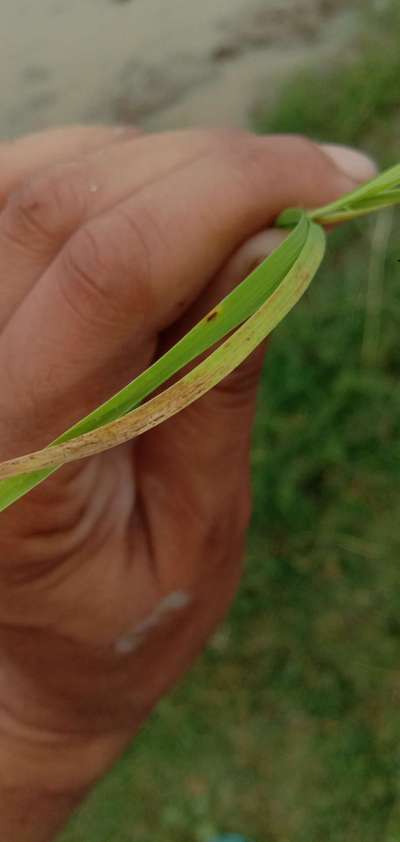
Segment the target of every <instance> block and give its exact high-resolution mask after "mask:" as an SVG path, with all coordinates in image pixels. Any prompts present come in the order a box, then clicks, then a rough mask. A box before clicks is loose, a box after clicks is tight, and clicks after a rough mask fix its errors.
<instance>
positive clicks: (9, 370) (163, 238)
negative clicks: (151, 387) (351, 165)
mask: <svg viewBox="0 0 400 842" xmlns="http://www.w3.org/2000/svg"><path fill="white" fill-rule="evenodd" d="M187 137H188V138H189V140H190V141H191V138H192V135H191V133H188V135H187ZM222 137H223V142H221V135H220V134H217V135H216V136H215V138H214V141H213V142H212V143H211V142H210V140H209V141H208V149H207V153H206V154H205V153H203V154H197V155H196V156H193V151H192V144H191V142H190V143H189V151H186V154H185V155H183V159H184V160H183V163H180V165H176V164H175V165H174V166H172V167H171V160H176V150H174V149H171V146H170V144H169V143H167V144H166V150H165V158H164V161H163V164H160V163H159V164H158V166H159V167H161V168H162V167H164V170H165V172H164V174H163V176H162V177H159V178H158V179H150V180H149V182H148V183H147V186H146V187H145V188H142V189H141V190H140V191H135V192H134V193H133V195H132V196H130V197H129V198H128V199H126V200H125V201H122V202H120V203H119V204H117V205H115V206H113V207H112V209H111V210H110V211H108V212H106V213H103V214H100V215H98V216H96V217H95V218H94V219H92V220H91V221H90V222H89V223H87V224H86V225H85V226H84V227H83V228H81V229H80V230H79V231H78V232H77V233H76V234H75V235H74V236H73V237H72V238H71V239H70V241H69V242H68V243H67V245H66V246H65V248H64V249H63V250H62V252H61V254H60V255H59V257H58V258H57V259H56V260H55V261H54V262H53V264H52V266H51V267H50V269H49V270H48V272H46V273H45V275H44V276H43V278H41V280H40V282H39V283H38V284H37V285H36V286H35V287H34V289H33V290H32V291H31V293H30V295H29V296H28V297H27V298H26V300H25V301H24V303H23V304H22V305H21V307H20V308H19V310H18V312H17V313H16V315H15V317H14V318H13V319H12V321H11V322H10V324H9V325H8V327H7V328H6V330H5V331H4V333H3V336H2V338H1V341H0V358H2V359H6V360H7V363H6V365H5V366H3V368H2V379H3V381H5V382H2V384H1V385H2V394H3V395H7V407H5V406H4V408H3V414H4V415H5V417H6V418H8V423H10V421H11V419H13V418H14V421H15V423H14V424H13V436H12V442H11V441H10V436H8V441H7V435H6V432H5V435H4V447H6V446H7V445H8V447H10V446H12V448H13V450H14V452H15V451H16V450H17V449H18V450H21V449H25V448H26V447H27V448H31V447H32V446H38V445H40V444H44V443H45V442H46V441H48V440H49V438H52V437H53V436H54V435H55V434H56V433H58V432H61V430H62V429H63V428H65V427H66V426H68V424H69V423H70V422H72V421H73V420H76V419H77V418H79V417H80V416H81V415H82V414H84V413H85V412H86V411H88V410H89V409H91V408H92V407H93V406H94V405H95V404H96V403H98V402H99V400H102V399H104V398H105V397H106V396H107V395H109V394H110V392H112V391H113V390H114V389H115V388H118V387H119V386H120V385H122V383H123V382H124V380H125V379H127V378H129V377H130V376H132V374H134V373H135V367H136V366H137V365H142V364H143V361H144V362H146V360H147V358H148V356H149V354H150V353H151V351H152V350H153V348H154V344H153V343H154V341H155V338H156V336H157V333H158V331H160V330H161V329H164V328H165V327H166V326H167V325H168V324H170V323H171V322H173V321H174V320H175V319H176V318H177V315H178V314H179V313H180V312H181V311H182V310H183V309H185V308H187V307H188V305H189V304H190V303H191V302H192V301H193V300H194V299H195V298H196V296H197V295H198V294H199V293H200V291H201V290H202V289H203V288H204V287H205V286H207V284H208V283H209V282H210V280H211V279H212V278H213V276H214V275H215V273H216V272H217V271H218V269H219V267H220V266H221V265H223V264H224V263H225V262H226V260H227V258H228V257H229V255H230V254H231V253H232V251H234V250H235V249H236V248H237V247H238V246H239V245H240V243H242V242H243V241H244V240H246V239H247V238H248V237H251V236H252V235H253V234H254V233H255V232H257V231H259V230H260V229H261V228H263V227H264V226H265V225H266V224H267V225H268V223H270V222H271V220H272V219H273V218H274V217H275V216H276V215H277V213H279V211H280V210H281V209H282V208H284V207H286V206H287V205H288V204H293V203H296V204H309V203H312V204H314V203H317V202H318V203H321V202H323V201H325V200H329V198H331V197H333V196H335V195H337V194H338V193H340V192H342V191H343V190H344V189H348V188H349V186H350V184H351V182H350V180H349V178H348V177H345V176H343V175H342V174H341V173H339V172H338V171H337V169H336V168H335V167H334V166H333V164H332V163H331V162H330V161H329V159H328V158H327V157H326V155H325V154H324V153H323V152H321V151H320V149H319V148H318V147H317V146H315V145H314V144H311V143H309V142H307V141H304V140H302V139H298V138H292V139H291V138H289V139H285V140H281V141H279V142H278V143H277V142H276V140H274V141H272V140H271V139H270V138H269V139H260V138H256V137H254V136H252V135H247V134H244V135H238V136H234V140H232V138H230V143H227V140H226V137H225V136H222ZM137 144H138V146H139V145H140V144H143V141H140V140H139V141H137ZM163 148H164V147H163V146H162V145H159V146H158V152H159V155H161V153H162V150H163ZM151 150H152V152H153V146H152V145H151ZM125 153H126V150H125V149H124V150H122V149H121V154H122V155H125ZM150 157H151V156H150ZM181 157H182V155H181ZM154 166H155V164H153V166H152V167H150V168H149V170H148V172H147V176H148V177H149V178H150V175H151V171H152V169H153V167H154ZM168 167H169V168H168ZM138 349H140V354H139V352H138ZM142 354H143V356H142ZM22 360H23V365H22ZM132 361H133V362H132ZM121 381H122V382H121ZM32 412H33V413H34V417H35V418H36V424H35V429H34V430H32V424H31V423H29V422H28V421H27V419H29V418H32ZM18 450H17V452H18ZM7 455H8V454H7ZM11 455H13V454H11Z"/></svg>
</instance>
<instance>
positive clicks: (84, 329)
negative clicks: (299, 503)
mask: <svg viewBox="0 0 400 842" xmlns="http://www.w3.org/2000/svg"><path fill="white" fill-rule="evenodd" d="M100 145H101V150H100V151H99V149H97V148H96V149H95V151H93V152H92V153H85V154H84V155H79V154H78V155H77V153H76V151H74V152H73V155H72V157H73V161H72V162H67V163H59V164H56V165H55V166H50V167H46V166H45V167H44V169H42V171H41V173H40V174H39V175H38V176H35V177H32V176H31V175H30V171H29V172H27V173H26V174H24V176H23V177H22V178H21V175H20V176H19V177H18V178H16V183H17V184H18V183H19V187H18V189H17V190H15V189H14V185H12V187H11V195H10V197H9V199H8V201H7V202H6V204H5V207H4V209H3V211H2V213H1V214H0V265H1V267H2V274H3V278H4V281H3V288H2V296H1V301H0V330H1V333H0V383H1V389H0V395H1V398H0V400H1V436H0V441H1V452H0V457H1V458H4V459H5V458H9V457H12V456H15V455H17V454H19V453H23V452H24V451H27V450H33V449H35V448H38V447H41V446H44V445H45V444H47V443H48V441H50V440H51V439H53V438H54V437H55V436H56V435H58V434H59V433H60V432H62V431H63V430H64V429H65V428H66V427H68V426H69V425H70V424H72V423H74V422H75V421H76V420H78V419H79V418H80V417H81V416H83V415H84V414H85V413H87V412H89V411H90V410H91V409H93V408H94V407H95V406H96V405H97V404H99V403H100V402H101V401H102V400H104V399H105V398H107V397H108V396H109V395H110V394H112V393H113V392H114V391H116V390H117V389H118V388H120V387H121V386H123V385H124V384H125V383H126V382H128V381H129V380H131V379H132V378H133V377H134V376H135V375H136V374H137V373H138V372H139V371H140V370H141V369H143V368H144V367H146V366H147V365H148V364H149V362H150V361H151V360H152V358H153V357H154V355H155V354H156V353H158V352H159V350H160V348H162V347H165V346H167V345H168V344H170V343H172V342H174V341H175V340H176V338H177V337H179V336H180V335H181V334H182V333H183V332H185V331H186V329H187V328H188V327H189V326H190V325H191V324H192V323H193V322H194V321H196V320H197V319H198V318H199V317H200V316H201V315H203V314H204V312H206V311H207V310H208V309H209V308H210V307H212V305H213V304H214V303H215V302H216V301H218V300H219V299H220V298H221V297H222V296H223V295H224V294H225V293H226V292H227V290H228V289H229V288H230V287H231V286H232V285H233V284H234V283H237V282H238V281H239V280H241V278H242V277H244V276H245V275H246V274H248V272H249V271H250V270H251V268H252V266H253V265H254V264H255V263H257V262H258V261H259V260H260V259H261V258H262V257H263V256H265V251H266V250H267V249H268V248H270V246H271V241H270V237H271V235H270V234H260V233H259V232H260V231H263V230H264V229H266V228H268V227H269V226H270V225H271V223H272V222H273V220H274V218H275V217H276V216H277V214H278V213H279V212H280V211H281V210H283V209H284V208H285V207H287V206H293V205H303V206H313V205H321V204H323V203H325V202H327V201H330V200H331V199H333V198H335V197H336V196H338V195H340V194H341V193H343V192H345V191H347V190H350V189H352V188H353V187H354V186H355V182H357V181H359V180H362V179H363V178H368V177H369V176H370V175H371V174H372V172H371V165H370V164H369V162H364V165H362V163H360V160H359V159H358V158H354V159H352V158H351V154H350V153H344V152H343V150H337V149H336V150H334V149H331V148H330V149H328V153H329V154H326V151H324V150H323V149H322V148H321V147H319V146H317V145H316V144H313V143H311V142H309V141H307V140H304V139H302V138H296V137H292V138H290V137H267V138H260V137H255V136H253V135H251V134H247V133H237V132H234V133H232V132H224V131H222V132H221V131H217V132H209V131H192V132H175V133H165V134H160V135H153V136H147V137H138V138H134V139H133V140H131V141H126V142H124V143H112V144H110V143H107V142H105V143H104V145H102V144H100ZM332 154H333V155H334V157H335V156H336V158H335V160H336V162H337V163H338V162H339V160H340V155H342V162H343V161H344V160H346V161H347V164H349V162H350V161H351V168H352V171H353V175H354V177H353V178H352V177H351V174H350V175H349V173H347V174H345V173H344V172H343V171H342V170H340V169H339V167H338V166H337V163H336V164H335V160H333V159H332ZM346 154H347V158H346V157H344V158H343V156H346ZM349 156H350V158H349ZM67 157H68V156H67ZM64 159H65V156H60V158H59V160H64ZM0 160H1V150H0ZM44 163H45V162H44V161H43V164H44ZM343 166H344V164H343ZM357 167H358V169H357ZM27 175H28V178H26V176H27ZM21 181H22V184H21ZM4 192H6V191H4ZM273 236H275V235H273ZM245 241H248V242H247V244H246V245H245V246H243V248H241V246H242V245H243V243H245ZM238 250H239V251H238ZM261 364H262V352H261V351H257V352H256V353H255V354H254V355H252V357H251V358H250V359H249V360H248V361H247V362H246V363H245V364H244V365H243V366H242V367H241V368H240V369H238V371H237V372H236V373H234V374H233V375H232V376H231V377H230V378H228V379H227V380H226V381H225V382H224V383H222V384H221V385H220V386H219V387H218V388H216V389H214V390H213V391H212V392H211V393H209V394H208V395H207V396H206V397H205V398H203V399H202V400H201V401H198V402H197V403H196V404H194V405H193V406H191V407H190V408H189V409H187V410H186V411H185V412H183V413H181V414H180V415H179V416H177V417H175V418H174V419H172V420H171V421H169V422H166V423H165V424H163V425H162V426H160V427H159V428H158V429H155V430H154V431H152V432H151V433H149V434H146V435H145V436H143V437H142V438H140V439H138V440H137V441H136V442H134V443H132V444H129V445H125V446H123V447H120V448H117V449H115V450H113V451H110V452H107V453H104V454H101V455H100V456H98V457H96V458H93V459H91V460H85V461H83V462H79V463H75V464H73V465H70V466H67V467H65V468H64V469H63V470H61V471H60V472H59V473H58V474H57V475H55V476H54V477H53V478H52V479H51V480H49V481H48V482H46V483H45V484H43V485H42V486H40V487H39V488H37V489H36V490H35V491H34V492H32V493H31V494H30V495H29V496H27V497H26V498H24V499H22V500H21V501H19V502H18V503H17V504H15V505H14V506H13V507H12V508H11V509H9V510H7V511H6V512H4V513H3V514H2V515H1V522H0V557H1V564H0V646H1V652H2V674H1V679H0V768H5V767H6V766H7V776H8V784H7V787H8V789H7V790H6V789H5V788H4V789H3V790H2V789H1V785H0V816H1V818H0V827H1V829H2V831H3V835H4V837H5V838H8V839H13V840H14V839H15V840H16V842H26V841H27V840H29V842H41V840H43V842H45V840H48V839H50V838H52V834H53V833H54V832H55V831H56V829H57V828H58V827H59V825H60V823H61V822H62V821H64V819H65V817H66V816H67V814H68V812H69V811H70V809H71V806H72V805H73V804H74V803H76V802H77V801H78V800H79V799H80V798H81V797H82V795H83V793H84V792H85V791H86V789H87V788H88V787H89V786H90V785H91V784H92V783H93V782H94V781H95V780H96V779H97V778H98V777H99V776H100V775H101V774H103V773H104V771H105V770H106V769H107V768H108V767H109V766H110V764H112V763H113V762H114V760H115V758H116V757H117V756H118V755H119V753H120V752H121V751H122V749H123V748H124V746H125V745H126V744H127V742H128V741H129V739H130V738H131V737H132V735H133V734H134V733H135V731H136V730H137V728H138V727H139V726H140V724H141V723H142V722H143V720H144V719H145V717H146V716H147V714H148V712H149V711H150V710H151V708H152V707H153V706H154V704H155V703H156V702H157V700H158V699H159V698H160V696H162V694H163V693H165V692H166V691H167V690H168V688H169V687H170V686H171V684H172V683H173V682H174V681H175V680H176V679H177V678H178V676H179V675H181V674H182V672H183V671H184V670H185V669H186V668H187V667H188V665H189V664H190V663H191V661H192V660H193V658H194V657H195V655H196V654H197V653H198V652H199V650H200V649H201V648H202V646H203V645H204V643H205V641H206V640H207V638H208V636H209V635H210V633H211V632H212V630H213V629H214V627H215V626H216V624H217V623H218V622H219V621H220V619H221V618H222V617H223V615H224V613H225V612H226V610H227V607H228V605H229V603H230V601H231V599H232V596H233V594H234V592H235V589H236V586H237V583H238V580H239V576H240V561H241V556H242V551H243V543H244V537H245V532H246V526H247V522H248V517H249V509H250V503H249V500H250V495H249V482H248V463H249V441H250V431H251V423H252V418H253V414H254V406H255V399H256V390H257V382H258V377H259V373H260V369H261ZM10 793H11V794H10ZM21 803H23V804H24V805H25V806H24V809H22V810H21ZM24 810H25V816H26V815H28V816H29V817H30V818H29V819H28V820H27V819H26V817H25V818H24ZM7 822H8V824H7ZM7 834H8V835H7Z"/></svg>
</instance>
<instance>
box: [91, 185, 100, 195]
mask: <svg viewBox="0 0 400 842" xmlns="http://www.w3.org/2000/svg"><path fill="white" fill-rule="evenodd" d="M98 189H99V185H98V184H90V185H89V193H97V191H98Z"/></svg>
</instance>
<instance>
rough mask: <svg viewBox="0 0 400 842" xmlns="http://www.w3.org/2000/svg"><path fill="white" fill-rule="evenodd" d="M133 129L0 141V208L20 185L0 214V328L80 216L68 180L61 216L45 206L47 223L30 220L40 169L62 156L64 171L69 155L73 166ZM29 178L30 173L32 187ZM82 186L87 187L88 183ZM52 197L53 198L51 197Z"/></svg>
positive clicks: (56, 132) (36, 199) (72, 130)
mask: <svg viewBox="0 0 400 842" xmlns="http://www.w3.org/2000/svg"><path fill="white" fill-rule="evenodd" d="M139 134H140V132H139V130H136V129H133V128H132V129H131V128H106V127H92V128H85V127H72V128H68V129H53V130H51V131H48V132H43V133H40V134H34V135H29V136H28V137H24V138H22V139H20V140H18V141H15V142H14V143H10V144H3V145H2V146H0V208H1V203H2V198H3V199H4V201H5V199H6V197H9V195H10V193H12V191H16V190H17V189H18V188H20V187H21V185H22V184H24V183H25V184H26V187H25V189H24V190H23V192H22V194H21V195H20V197H16V198H15V201H13V199H11V200H10V201H9V203H8V206H7V207H6V209H5V210H3V213H2V214H0V253H1V254H2V259H1V264H2V278H3V279H4V280H3V283H2V294H1V301H0V328H1V327H3V326H4V324H5V323H6V322H7V320H8V319H9V318H10V316H11V315H12V313H13V312H14V310H15V308H16V307H17V306H18V304H19V303H20V301H21V300H22V299H23V298H24V296H25V295H26V293H27V292H28V291H29V289H30V288H31V287H32V286H33V284H34V283H35V282H36V280H37V278H38V277H40V274H41V272H42V271H43V269H44V268H45V267H46V266H47V264H48V263H49V261H50V260H51V259H53V257H54V255H55V254H57V251H58V250H59V248H60V245H61V244H62V243H63V242H64V240H65V239H66V238H67V237H68V236H69V234H70V232H71V231H73V230H74V229H75V227H76V226H77V225H78V224H79V222H80V220H81V216H82V202H81V203H79V202H78V201H77V202H74V195H73V188H72V185H71V189H70V192H69V195H68V198H69V202H64V203H63V214H62V218H61V219H60V218H59V216H57V214H55V215H54V213H53V208H48V216H49V224H48V226H46V224H44V225H41V223H40V220H38V221H37V223H36V224H35V221H36V217H37V216H40V213H38V202H39V200H40V198H41V194H40V191H39V192H38V193H36V192H35V187H34V186H33V185H36V184H41V183H42V180H43V179H44V180H45V181H46V176H43V175H41V174H40V175H38V173H41V170H42V169H45V170H46V172H48V167H51V165H55V164H57V162H63V161H64V162H65V161H68V162H69V163H68V164H67V165H66V168H67V171H68V168H71V159H73V160H75V161H80V164H76V165H75V167H79V166H81V167H82V166H84V164H85V161H86V160H87V158H88V156H91V155H95V154H96V155H99V153H100V151H101V152H104V150H105V149H107V148H108V147H110V146H114V145H120V144H121V143H123V142H126V141H127V140H132V139H133V138H134V137H136V136H138V135H139ZM64 167H65V164H64ZM56 171H57V168H56ZM51 172H54V169H53V170H51ZM29 178H34V181H33V182H32V189H31V183H30V182H29ZM88 190H89V192H90V185H89V187H88ZM54 192H56V191H55V189H54ZM67 192H68V179H66V189H65V193H66V194H67ZM58 198H61V197H60V196H59V197H58ZM53 199H54V200H53V203H55V202H56V201H57V197H56V196H54V197H53ZM39 203H40V202H39ZM50 218H51V220H52V221H50Z"/></svg>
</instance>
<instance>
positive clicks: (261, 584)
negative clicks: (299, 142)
mask: <svg viewBox="0 0 400 842" xmlns="http://www.w3.org/2000/svg"><path fill="white" fill-rule="evenodd" d="M397 7H398V2H397V0H395V3H393V4H387V3H386V4H383V3H382V4H381V5H380V10H379V12H378V13H376V14H375V16H372V17H369V18H368V20H367V21H366V27H365V33H364V34H363V35H360V36H359V38H358V41H357V44H356V45H355V49H354V53H353V54H352V55H351V56H345V57H338V61H337V63H336V64H335V66H334V67H332V66H330V67H328V68H327V69H324V68H321V67H319V68H315V69H314V70H313V71H310V72H306V73H304V75H302V76H300V77H297V78H296V80H295V81H293V83H291V84H290V85H289V87H288V88H287V90H285V91H284V92H283V94H282V95H281V96H280V98H279V102H278V104H277V106H276V108H275V109H274V111H273V113H271V112H269V113H263V111H262V109H261V110H260V109H258V112H257V114H256V115H255V116H254V120H255V123H256V126H257V128H258V130H260V131H293V132H304V133H306V134H309V135H311V136H313V137H315V138H318V139H320V140H329V141H337V142H341V143H352V144H360V145H362V146H363V147H364V148H366V149H368V150H369V151H370V152H371V153H373V154H374V155H376V157H377V158H378V160H379V161H380V163H382V164H387V163H394V162H396V161H398V160H399V159H400V143H399V130H400V9H398V8H397ZM377 225H378V226H379V227H378V229H377V227H376V226H377ZM390 232H391V233H390ZM386 239H388V245H387V247H385V245H384V244H385V240H386ZM398 259H400V216H399V214H397V215H396V214H395V215H391V214H390V213H389V215H386V216H385V217H384V218H383V220H381V221H379V222H377V221H376V220H374V221H373V222H363V223H353V224H352V225H351V226H350V225H349V226H347V227H346V228H345V229H343V230H338V231H336V232H335V233H334V234H332V235H331V237H330V247H329V256H328V259H327V260H326V263H325V265H324V268H323V269H322V271H320V273H319V277H318V280H317V281H316V282H315V283H314V285H313V286H312V289H311V291H310V293H309V294H308V295H307V297H306V299H305V300H304V301H303V302H302V303H301V305H300V306H298V307H297V308H296V310H295V311H294V312H293V313H292V314H291V316H290V317H289V318H288V319H287V320H286V321H285V322H284V323H283V324H282V325H281V327H280V328H279V329H278V330H277V331H276V333H275V335H274V339H273V342H272V344H271V347H270V350H269V353H268V364H267V365H266V368H265V373H264V378H263V384H262V390H261V394H260V402H259V412H258V418H257V425H256V431H255V438H254V448H253V478H254V517H253V523H252V528H251V533H250V536H249V549H248V560H247V566H246V573H245V576H244V580H243V584H242V587H241V590H240V593H239V595H238V597H237V599H236V602H235V605H234V607H233V609H232V612H231V614H230V616H229V618H228V619H227V621H226V623H225V624H224V626H223V627H222V628H221V629H220V630H219V632H218V633H217V635H216V636H215V638H214V640H213V641H212V642H211V644H210V646H209V648H208V650H207V652H206V653H205V655H204V656H203V658H202V659H201V660H200V662H199V663H198V664H197V665H196V666H195V668H194V669H193V670H192V672H191V674H190V675H189V676H188V678H187V679H186V680H185V681H184V682H183V683H182V684H181V685H180V687H179V688H178V689H177V690H176V691H175V693H174V694H173V695H172V696H171V697H169V698H168V699H166V700H165V701H164V702H163V703H162V704H161V706H160V707H159V708H158V710H157V712H156V713H155V714H154V715H153V717H152V719H151V721H150V722H149V723H148V725H147V727H146V729H145V730H144V731H143V732H142V734H141V735H140V736H139V738H138V739H137V740H136V742H135V745H134V746H133V748H132V749H131V750H130V751H129V752H128V754H127V756H126V757H125V759H124V760H123V761H122V762H121V763H120V764H119V765H118V767H117V768H116V769H115V771H114V773H113V774H112V775H110V776H109V777H108V778H107V780H106V781H105V782H104V783H103V784H101V785H100V787H99V788H98V790H97V792H96V793H95V794H94V796H93V797H92V798H91V799H90V800H89V802H88V803H87V805H85V807H84V808H83V810H82V811H81V812H80V814H79V816H78V817H77V819H76V820H75V821H74V822H73V824H72V825H71V828H70V829H69V831H68V832H67V833H66V834H65V835H64V837H63V840H64V842H154V840H157V842H207V840H208V839H209V838H210V837H211V836H213V835H214V834H215V833H216V832H228V831H236V832H238V833H239V832H241V833H243V834H245V835H246V836H248V837H249V838H251V839H252V840H254V842H358V840H360V842H383V840H384V841H385V842H398V840H399V842H400V570H399V562H400V483H399V480H400V390H399V374H400V262H398Z"/></svg>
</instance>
